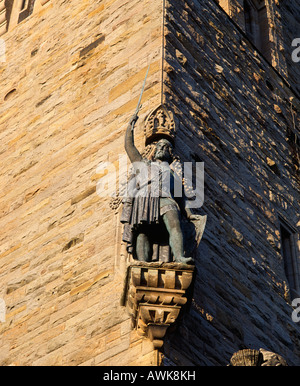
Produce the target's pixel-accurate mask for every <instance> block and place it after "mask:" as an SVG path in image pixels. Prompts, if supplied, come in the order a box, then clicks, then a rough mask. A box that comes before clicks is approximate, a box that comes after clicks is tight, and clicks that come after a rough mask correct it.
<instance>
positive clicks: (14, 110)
mask: <svg viewBox="0 0 300 386" xmlns="http://www.w3.org/2000/svg"><path fill="white" fill-rule="evenodd" d="M290 3H291V2H285V1H270V0H245V1H242V0H224V1H223V0H220V1H219V2H218V1H215V0H203V1H199V0H187V1H181V0H168V1H167V0H166V1H152V2H151V1H148V0H142V1H141V0H139V1H127V0H124V1H123V0H107V1H106V0H105V1H92V0H86V1H79V0H72V2H71V1H69V0H67V1H66V0H57V1H54V0H48V1H42V0H36V1H21V0H19V1H18V0H14V1H4V0H3V1H1V2H0V9H1V11H0V14H1V26H0V28H1V29H0V33H1V36H0V39H1V40H0V43H1V47H2V48H1V52H0V53H1V54H2V56H0V61H1V63H0V73H1V80H0V81H1V90H2V96H1V104H0V110H1V114H0V136H1V143H2V147H1V150H0V158H1V165H2V168H1V172H0V180H1V186H2V189H1V191H0V222H1V229H2V232H1V236H0V283H1V285H0V298H1V302H0V305H1V310H0V346H1V350H0V363H1V365H4V366H7V365H17V366H19V365H25V366H31V365H33V366H39V365H58V366H65V365H73V366H78V365H88V366H91V365H96V366H113V365H121V366H126V365H133V366H140V365H159V364H162V363H163V364H167V365H178V366H182V365H196V366H203V365H204V366H212V365H221V366H224V365H227V364H228V363H229V361H230V358H231V357H232V355H233V353H234V352H236V351H238V350H240V349H244V348H247V349H257V350H258V349H261V348H262V349H265V350H268V351H272V352H275V353H278V354H279V355H281V356H283V357H284V358H285V360H286V361H287V362H288V364H289V365H299V364H300V344H299V332H300V325H299V323H298V322H297V320H296V319H297V318H293V317H292V315H295V312H296V311H297V309H295V302H294V303H293V300H294V299H298V298H300V265H299V258H300V256H299V248H300V247H299V226H300V219H299V120H300V118H299V94H300V85H299V81H298V79H299V78H300V63H297V60H296V61H295V59H297V55H295V52H294V51H295V49H297V41H295V39H297V38H300V31H299V25H300V23H299V20H298V19H297V18H299V16H298V15H299V10H300V3H299V1H298V0H297V1H294V2H293V4H290ZM293 44H296V46H294V45H293ZM293 52H294V55H293ZM299 57H300V55H299ZM149 65H150V68H149V74H148V77H147V82H146V86H145V90H144V94H143V98H142V109H141V110H140V118H139V121H138V123H137V126H136V131H135V133H136V143H137V147H138V148H139V149H140V151H141V152H143V151H144V150H145V132H144V126H145V124H146V122H147V117H148V116H149V113H150V112H151V111H153V110H155V109H156V108H157V107H158V106H164V107H165V108H166V110H167V111H170V112H171V113H172V115H173V116H174V117H175V121H176V137H175V152H176V154H177V155H178V157H179V158H180V159H181V161H182V162H194V163H195V162H204V171H205V174H204V176H205V177H204V181H205V185H204V192H205V193H204V202H203V205H202V206H201V207H199V208H195V213H197V214H201V215H205V216H207V221H206V227H205V231H204V233H203V237H202V240H201V242H200V245H199V247H198V249H197V255H196V259H195V271H194V280H193V286H192V289H191V291H190V293H189V298H188V302H187V305H186V307H185V309H184V310H182V311H183V312H182V314H181V317H180V318H179V319H178V320H177V321H176V326H175V327H176V328H172V329H169V330H168V331H167V333H166V335H165V337H164V343H163V347H162V348H161V349H160V351H158V350H157V349H156V348H155V347H154V346H153V343H152V342H151V341H150V340H149V339H146V338H144V337H142V336H140V335H139V334H138V332H137V331H136V330H135V329H133V328H132V325H131V320H130V316H129V314H128V313H127V311H126V308H125V307H124V304H123V305H122V302H121V298H122V294H123V291H124V280H125V278H126V268H127V265H128V264H129V263H130V259H129V257H128V256H127V254H126V251H124V245H123V243H122V237H121V234H122V225H121V223H120V211H121V207H122V204H121V197H120V196H119V195H118V193H120V192H119V181H120V178H121V176H123V175H124V173H125V174H126V163H127V158H126V154H125V151H124V135H125V130H126V127H127V124H128V122H129V119H130V117H131V116H132V114H133V113H134V111H135V109H136V106H137V103H138V99H139V95H140V91H141V88H142V83H143V79H144V77H145V74H146V71H147V68H148V66H149ZM124 165H125V167H124ZM128 167H129V163H128ZM299 303H300V301H299ZM293 304H294V306H293ZM296 307H297V305H296Z"/></svg>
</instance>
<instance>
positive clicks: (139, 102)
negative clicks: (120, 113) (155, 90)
mask: <svg viewBox="0 0 300 386" xmlns="http://www.w3.org/2000/svg"><path fill="white" fill-rule="evenodd" d="M149 68H150V64H149V66H148V69H147V72H146V76H145V79H144V83H143V87H142V91H141V95H140V98H139V101H138V104H137V108H136V113H138V112H139V110H140V104H141V100H142V96H143V92H144V88H145V84H146V79H147V76H148V72H149Z"/></svg>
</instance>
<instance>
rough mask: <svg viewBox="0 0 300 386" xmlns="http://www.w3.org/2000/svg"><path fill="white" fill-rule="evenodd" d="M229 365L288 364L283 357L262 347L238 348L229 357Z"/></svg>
mask: <svg viewBox="0 0 300 386" xmlns="http://www.w3.org/2000/svg"><path fill="white" fill-rule="evenodd" d="M230 366H252V367H253V366H288V364H287V362H286V361H285V359H284V358H283V357H282V356H280V355H278V354H275V353H273V352H271V351H267V350H264V349H262V348H261V349H259V350H253V349H244V350H239V351H237V352H235V353H234V354H233V356H232V357H231V359H230Z"/></svg>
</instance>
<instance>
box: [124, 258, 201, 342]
mask: <svg viewBox="0 0 300 386" xmlns="http://www.w3.org/2000/svg"><path fill="white" fill-rule="evenodd" d="M193 272H194V266H190V265H186V264H180V263H159V262H152V263H146V262H140V261H136V262H134V263H132V264H131V265H130V266H129V267H128V271H127V278H126V282H125V286H124V293H123V298H122V305H123V306H126V308H127V310H128V312H129V314H130V315H131V317H132V321H133V327H134V328H135V329H136V330H137V333H138V334H140V335H141V336H145V337H147V338H149V339H150V340H151V341H152V342H153V345H154V348H155V349H160V348H161V347H162V346H163V339H164V336H165V334H166V331H167V329H168V328H169V327H170V326H171V325H173V324H174V323H175V322H176V319H177V318H178V316H179V313H180V311H181V308H182V306H183V305H184V304H185V303H186V302H187V297H186V291H187V289H188V288H189V286H190V285H191V282H192V279H193Z"/></svg>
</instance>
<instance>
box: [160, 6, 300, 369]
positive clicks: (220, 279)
mask: <svg viewBox="0 0 300 386" xmlns="http://www.w3.org/2000/svg"><path fill="white" fill-rule="evenodd" d="M298 7H299V4H298ZM165 71H166V81H165V83H166V84H165V87H164V89H165V94H166V101H167V103H169V104H170V105H171V106H172V107H173V109H174V111H175V112H176V114H177V116H178V118H179V120H180V131H179V135H178V137H177V148H178V149H180V151H181V156H182V158H183V159H184V158H185V159H186V160H187V159H191V158H193V159H194V160H195V161H197V160H198V161H204V162H205V202H204V205H203V207H202V208H201V210H200V212H201V213H206V214H207V215H208V223H207V227H206V230H205V233H204V239H203V241H202V242H201V244H200V247H199V256H198V260H197V264H196V266H197V275H196V280H195V287H194V297H193V299H192V302H191V305H190V311H189V313H188V314H187V315H186V317H185V318H184V320H183V322H182V324H181V326H180V328H179V329H178V330H177V332H176V334H174V335H172V336H170V340H169V346H168V348H167V349H166V353H167V357H168V359H169V360H171V361H172V360H173V361H174V362H175V363H181V364H196V363H201V364H207V365H211V364H220V363H222V364H225V363H226V361H227V363H228V359H229V358H230V353H232V352H234V351H236V350H237V349H239V348H241V347H248V348H260V347H262V348H265V349H269V350H270V351H274V352H278V353H281V354H282V355H283V356H284V357H285V358H286V359H287V361H288V362H289V363H290V364H299V363H300V362H299V354H300V352H299V348H300V347H299V342H298V338H297V337H298V336H299V325H297V324H296V323H294V322H292V319H291V313H292V307H291V305H290V303H289V297H288V292H287V291H288V287H287V280H286V276H285V273H284V264H283V259H282V255H281V253H280V232H279V229H280V224H279V216H281V217H282V218H285V219H286V220H287V221H288V222H289V223H290V224H292V225H293V226H297V225H298V226H299V174H298V173H299V158H298V157H299V149H297V146H296V145H295V144H294V143H292V142H293V141H294V140H295V138H296V135H297V134H298V135H299V131H297V130H298V128H299V100H298V98H297V96H296V95H295V94H294V93H293V92H292V91H291V90H290V89H289V87H288V86H287V82H288V81H289V79H286V78H283V77H280V76H279V74H278V72H276V71H274V69H272V67H271V66H270V65H269V64H268V63H267V62H266V61H265V60H264V58H263V57H262V56H261V55H259V54H258V53H257V52H256V50H255V49H254V47H253V46H252V45H251V44H249V42H248V41H247V39H246V38H245V37H244V35H243V34H241V32H240V30H239V29H238V28H237V27H236V26H235V25H234V24H233V23H232V22H231V19H230V18H229V17H228V16H227V15H226V14H225V13H224V12H223V10H222V9H220V8H219V7H218V6H217V5H216V3H214V2H213V1H197V0H188V1H185V2H183V1H176V0H174V1H172V0H170V1H169V2H168V9H167V23H166V67H165ZM291 98H293V99H292V100H293V101H294V102H293V103H294V108H293V110H295V111H293V114H292V111H291V104H290V100H291ZM297 114H298V115H297ZM293 116H294V118H293ZM293 119H295V122H294V121H293ZM291 138H294V140H292V139H291ZM179 348H180V349H179Z"/></svg>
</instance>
